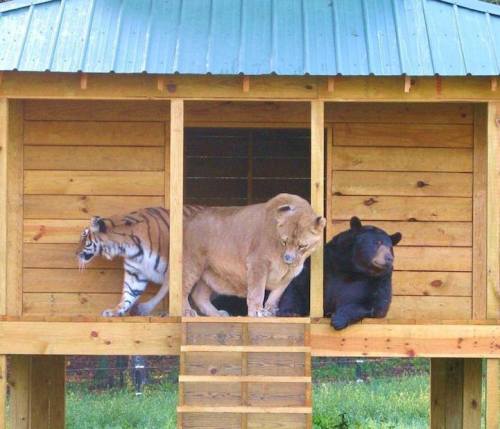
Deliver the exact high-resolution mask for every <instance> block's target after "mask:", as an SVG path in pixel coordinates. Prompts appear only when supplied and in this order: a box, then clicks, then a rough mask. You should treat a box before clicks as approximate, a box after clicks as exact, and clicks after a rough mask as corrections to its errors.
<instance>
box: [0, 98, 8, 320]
mask: <svg viewBox="0 0 500 429" xmlns="http://www.w3.org/2000/svg"><path fill="white" fill-rule="evenodd" d="M8 115H9V108H8V100H7V99H6V98H0V315H1V314H6V312H7V139H8V136H7V128H8V123H9V121H8Z"/></svg>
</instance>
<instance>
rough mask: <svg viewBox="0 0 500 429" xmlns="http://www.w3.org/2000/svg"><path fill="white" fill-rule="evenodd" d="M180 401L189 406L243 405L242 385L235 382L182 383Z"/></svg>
mask: <svg viewBox="0 0 500 429" xmlns="http://www.w3.org/2000/svg"><path fill="white" fill-rule="evenodd" d="M181 395H182V399H180V402H181V403H182V404H183V405H187V406H217V407H228V406H238V405H241V386H240V385H239V384H235V383H210V384H207V383H203V384H192V383H186V384H183V385H182V393H181Z"/></svg>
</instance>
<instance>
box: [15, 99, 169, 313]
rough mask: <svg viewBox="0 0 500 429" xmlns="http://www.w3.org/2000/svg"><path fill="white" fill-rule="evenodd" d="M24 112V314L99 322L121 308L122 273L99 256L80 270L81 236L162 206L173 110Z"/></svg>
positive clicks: (99, 104)
mask: <svg viewBox="0 0 500 429" xmlns="http://www.w3.org/2000/svg"><path fill="white" fill-rule="evenodd" d="M24 112H25V114H24V183H23V189H24V239H23V300H22V307H23V314H27V315H31V314H45V315H85V314H92V315H97V314H99V313H100V312H101V311H102V310H103V309H105V308H108V307H111V306H114V305H115V304H116V303H117V302H118V300H119V294H120V292H121V285H122V269H121V266H120V264H119V263H114V262H111V263H110V262H107V261H104V260H101V259H99V260H96V261H95V262H93V263H92V264H91V265H90V266H89V268H88V269H87V270H86V271H84V272H79V271H78V269H77V261H76V258H75V250H76V247H77V242H78V240H79V235H80V232H81V230H82V228H83V227H84V226H86V225H87V224H88V221H89V218H90V216H93V215H101V216H107V215H111V214H115V213H121V212H128V211H130V210H133V209H136V208H140V207H148V206H163V205H164V202H165V186H164V185H165V169H166V168H167V171H168V166H165V159H166V156H165V148H166V147H168V140H169V136H168V133H167V131H168V120H169V104H168V103H164V102H162V103H160V102H107V101H94V102H71V101H57V102H51V101H47V102H41V101H26V102H25V110H24ZM167 200H168V199H167ZM153 287H154V286H153Z"/></svg>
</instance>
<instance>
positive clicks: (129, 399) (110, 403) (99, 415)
mask: <svg viewBox="0 0 500 429" xmlns="http://www.w3.org/2000/svg"><path fill="white" fill-rule="evenodd" d="M176 406H177V386H176V385H174V384H170V383H165V384H158V385H154V386H146V388H145V390H144V394H143V395H142V396H135V393H134V392H133V391H131V390H108V391H104V392H92V391H88V390H87V389H84V388H82V387H81V386H68V389H67V394H66V428H67V429H138V428H140V429H160V428H162V429H163V428H165V429H167V428H168V429H170V428H172V429H174V428H175V427H176Z"/></svg>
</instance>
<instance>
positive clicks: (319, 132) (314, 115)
mask: <svg viewBox="0 0 500 429" xmlns="http://www.w3.org/2000/svg"><path fill="white" fill-rule="evenodd" d="M324 176H325V104H324V103H323V102H322V101H313V102H311V205H312V208H313V209H314V211H315V212H316V213H317V214H318V216H324V213H325V209H324V193H325V183H324V181H325V178H324ZM310 315H311V317H322V316H323V240H322V241H321V246H320V247H319V248H318V249H317V250H316V251H315V252H314V253H313V255H312V256H311V311H310Z"/></svg>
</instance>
